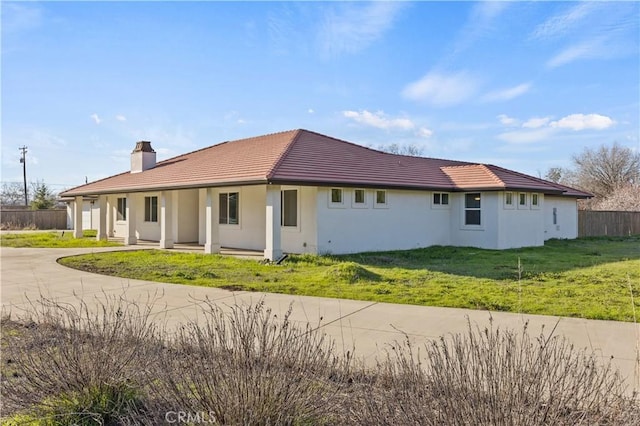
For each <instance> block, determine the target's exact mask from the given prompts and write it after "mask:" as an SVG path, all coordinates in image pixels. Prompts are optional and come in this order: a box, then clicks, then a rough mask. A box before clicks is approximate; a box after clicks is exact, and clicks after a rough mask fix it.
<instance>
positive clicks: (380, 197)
mask: <svg viewBox="0 0 640 426" xmlns="http://www.w3.org/2000/svg"><path fill="white" fill-rule="evenodd" d="M376 204H387V191H382V190H378V191H376Z"/></svg>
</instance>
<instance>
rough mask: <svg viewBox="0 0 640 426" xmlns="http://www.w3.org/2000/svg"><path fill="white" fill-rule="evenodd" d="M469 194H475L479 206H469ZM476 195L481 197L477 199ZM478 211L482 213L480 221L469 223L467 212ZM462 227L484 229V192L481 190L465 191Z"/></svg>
mask: <svg viewBox="0 0 640 426" xmlns="http://www.w3.org/2000/svg"><path fill="white" fill-rule="evenodd" d="M467 196H474V200H475V201H479V202H480V203H479V204H480V206H479V207H467ZM476 197H479V199H477V200H476ZM468 211H478V212H479V213H480V223H479V224H475V223H469V224H468V223H467V212H468ZM462 227H463V228H464V229H483V228H484V221H483V220H482V193H481V192H465V193H464V198H463V200H462Z"/></svg>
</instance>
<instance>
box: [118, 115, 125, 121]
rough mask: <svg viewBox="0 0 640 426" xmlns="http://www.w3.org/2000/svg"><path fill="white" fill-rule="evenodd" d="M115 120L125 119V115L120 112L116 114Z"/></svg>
mask: <svg viewBox="0 0 640 426" xmlns="http://www.w3.org/2000/svg"><path fill="white" fill-rule="evenodd" d="M116 120H118V121H127V117H125V116H124V115H122V114H118V115H116Z"/></svg>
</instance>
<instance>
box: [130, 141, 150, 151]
mask: <svg viewBox="0 0 640 426" xmlns="http://www.w3.org/2000/svg"><path fill="white" fill-rule="evenodd" d="M134 152H155V151H154V150H153V148H151V142H149V141H139V142H136V147H135V148H134V149H133V152H132V154H133V153H134Z"/></svg>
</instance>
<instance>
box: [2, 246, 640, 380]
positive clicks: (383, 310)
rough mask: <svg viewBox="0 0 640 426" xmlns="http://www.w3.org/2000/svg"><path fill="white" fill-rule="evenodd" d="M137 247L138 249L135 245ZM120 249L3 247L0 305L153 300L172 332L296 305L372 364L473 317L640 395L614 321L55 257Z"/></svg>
mask: <svg viewBox="0 0 640 426" xmlns="http://www.w3.org/2000/svg"><path fill="white" fill-rule="evenodd" d="M132 248H133V249H135V247H132ZM122 249H123V248H122V247H115V248H114V247H111V248H91V249H26V248H25V249H20V248H6V247H2V248H0V250H1V251H0V279H1V284H0V291H1V292H0V300H1V303H2V308H3V312H4V313H6V312H8V311H11V312H12V313H14V314H20V311H21V310H23V309H24V308H25V307H26V306H27V305H28V303H29V302H28V299H31V300H36V299H38V298H39V297H40V295H44V296H47V297H51V298H55V299H57V300H59V301H61V302H70V303H74V302H77V301H78V296H79V297H82V298H84V299H85V300H90V299H94V300H104V299H105V298H106V297H108V296H109V295H111V296H120V295H123V294H124V296H125V297H126V298H127V299H128V300H140V301H142V302H146V301H147V300H148V299H149V298H150V297H152V296H154V295H156V297H155V298H154V297H152V299H151V300H152V303H153V305H154V306H153V312H154V314H155V315H158V318H162V319H163V320H165V321H166V322H167V324H168V325H169V326H175V325H176V324H179V323H182V322H185V321H187V320H194V319H197V317H198V314H199V305H202V304H203V301H204V300H205V298H208V299H209V300H213V301H215V302H216V303H218V304H221V305H223V306H230V305H234V304H243V303H244V304H249V303H255V302H257V301H259V300H264V302H265V303H266V305H267V306H268V307H270V308H271V309H272V310H273V312H274V313H276V314H278V315H279V316H281V315H282V314H284V313H285V312H286V311H287V309H288V308H289V306H290V304H293V315H292V319H293V320H295V321H300V322H304V323H307V322H309V323H311V324H312V325H314V326H316V325H317V326H319V327H320V328H321V330H322V331H324V332H325V333H326V334H327V335H329V336H331V337H332V338H334V339H335V341H336V346H337V348H338V349H339V350H344V351H347V350H349V351H352V350H353V349H354V348H355V355H356V357H360V358H361V359H364V360H365V362H368V363H370V364H373V362H374V361H375V358H376V356H381V355H384V352H383V350H384V349H385V348H387V347H388V345H389V344H392V343H394V342H395V341H403V340H404V339H405V335H404V334H403V333H406V334H407V335H408V336H409V338H410V339H411V340H412V341H413V342H415V343H418V344H420V343H423V342H425V341H427V340H428V339H434V338H437V337H439V336H441V335H445V334H448V333H459V332H465V331H466V330H467V327H468V326H467V319H469V320H470V321H471V322H472V323H473V324H474V325H475V324H477V325H479V326H481V327H485V326H488V325H489V318H490V316H492V317H493V323H494V325H495V326H499V327H501V328H513V329H516V330H521V329H522V326H523V324H524V323H525V322H528V323H529V328H528V329H529V331H530V332H531V333H532V334H535V335H537V334H538V333H539V332H540V330H541V328H542V327H544V329H545V330H551V329H553V328H554V327H556V334H558V335H562V336H565V337H566V338H567V339H568V340H569V341H570V342H572V343H573V344H574V346H575V347H577V348H588V349H590V350H593V351H595V352H596V353H597V354H598V355H599V356H601V357H602V358H603V360H608V359H610V358H613V363H614V365H615V366H616V367H618V368H619V370H620V372H621V374H622V375H623V376H624V377H625V378H626V380H627V383H628V384H629V390H632V389H636V390H640V374H639V373H640V370H639V367H640V363H639V360H638V347H639V345H640V324H633V323H623V322H615V321H597V320H583V319H576V318H558V317H550V316H543V315H520V314H511V313H504V312H491V313H489V312H487V311H474V310H467V309H454V308H435V307H422V306H410V305H396V304H390V303H377V302H363V301H354V300H341V299H329V298H320V297H307V296H288V295H281V294H262V293H252V292H243V291H240V292H231V291H227V290H220V289H216V288H203V287H192V286H185V285H176V284H164V283H157V282H150V281H141V280H131V279H123V278H115V277H108V276H103V275H97V274H92V273H88V272H82V271H76V270H73V269H69V268H66V267H64V266H61V265H59V264H58V263H57V262H56V259H58V258H60V257H63V256H70V255H75V254H82V253H95V252H103V251H111V250H122Z"/></svg>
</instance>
